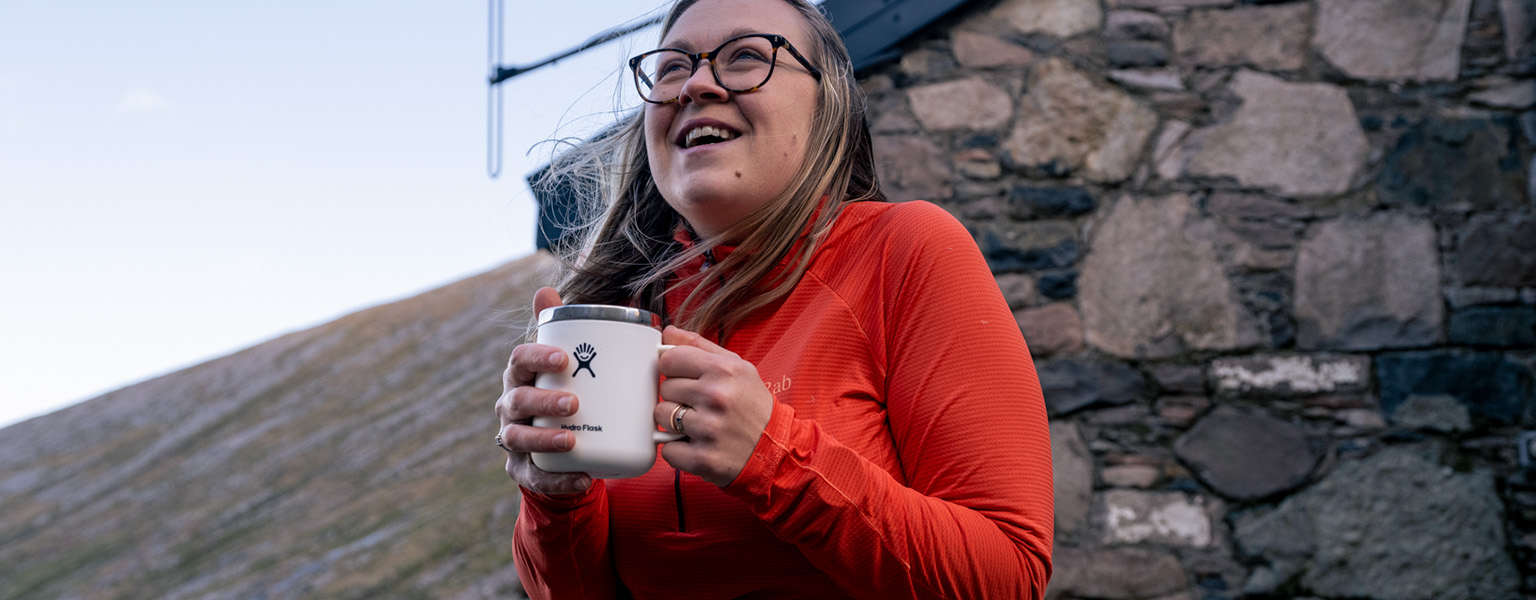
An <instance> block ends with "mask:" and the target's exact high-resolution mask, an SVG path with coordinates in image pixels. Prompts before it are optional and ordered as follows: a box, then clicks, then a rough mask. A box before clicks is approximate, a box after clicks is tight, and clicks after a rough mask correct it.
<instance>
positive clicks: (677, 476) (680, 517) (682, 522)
mask: <svg viewBox="0 0 1536 600" xmlns="http://www.w3.org/2000/svg"><path fill="white" fill-rule="evenodd" d="M672 493H673V495H674V497H676V498H677V531H678V533H687V532H688V519H687V518H686V516H685V515H684V513H683V472H682V471H679V470H677V469H673V470H672Z"/></svg>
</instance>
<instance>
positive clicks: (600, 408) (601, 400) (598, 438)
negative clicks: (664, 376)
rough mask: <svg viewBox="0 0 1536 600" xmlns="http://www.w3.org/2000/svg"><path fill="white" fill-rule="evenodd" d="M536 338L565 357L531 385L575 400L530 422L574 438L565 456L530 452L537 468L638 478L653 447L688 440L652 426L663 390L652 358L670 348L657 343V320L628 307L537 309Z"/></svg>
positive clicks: (651, 458) (652, 456)
mask: <svg viewBox="0 0 1536 600" xmlns="http://www.w3.org/2000/svg"><path fill="white" fill-rule="evenodd" d="M536 339H537V341H538V343H540V344H547V345H550V346H555V347H557V348H560V349H561V350H564V351H565V353H566V355H567V358H568V360H567V362H566V368H565V370H564V371H563V372H560V373H540V374H539V375H538V377H537V378H536V379H535V380H534V385H535V386H536V387H539V388H542V389H548V390H561V391H565V392H570V393H572V394H574V395H575V396H576V400H577V408H576V412H575V414H572V415H570V416H568V417H535V418H534V419H533V424H534V426H536V427H549V428H552V429H553V428H558V429H564V430H567V431H570V432H571V434H572V435H574V436H576V437H575V444H573V445H572V447H571V450H570V451H569V452H534V453H533V464H534V465H536V466H538V467H539V468H540V469H543V470H545V471H550V472H554V473H587V474H588V475H591V476H592V477H593V478H594V479H622V478H626V477H637V476H640V475H644V474H645V473H646V471H649V470H651V466H652V465H654V464H655V463H656V445H657V444H660V443H664V442H672V441H677V440H680V439H683V437H685V436H682V435H679V434H674V433H669V432H665V431H661V430H659V429H657V428H656V424H655V421H654V419H653V418H652V414H653V412H654V411H655V409H656V402H657V400H658V388H659V387H660V386H661V372H660V371H659V370H658V369H657V367H656V360H657V359H658V358H660V356H661V353H662V352H663V351H665V350H667V349H668V348H671V346H663V345H662V343H661V317H659V316H657V315H655V314H652V313H651V312H649V311H645V310H640V309H638V308H629V307H625V306H608V305H603V304H570V305H566V306H555V307H551V308H546V309H544V310H542V311H540V312H539V319H538V336H537V338H536Z"/></svg>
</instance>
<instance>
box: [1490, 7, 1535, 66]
mask: <svg viewBox="0 0 1536 600" xmlns="http://www.w3.org/2000/svg"><path fill="white" fill-rule="evenodd" d="M1499 16H1500V17H1502V19H1500V20H1501V21H1502V22H1503V25H1504V56H1505V57H1506V58H1509V59H1511V60H1518V59H1521V58H1525V57H1529V56H1530V55H1531V51H1532V50H1533V49H1536V44H1533V42H1536V0H1499Z"/></svg>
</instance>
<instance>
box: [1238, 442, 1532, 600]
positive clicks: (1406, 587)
mask: <svg viewBox="0 0 1536 600" xmlns="http://www.w3.org/2000/svg"><path fill="white" fill-rule="evenodd" d="M1502 505H1503V503H1502V501H1501V500H1500V498H1499V496H1498V493H1497V492H1496V491H1495V489H1494V484H1493V477H1492V476H1491V475H1490V474H1489V473H1487V472H1485V471H1474V472H1472V473H1464V474H1463V473H1456V472H1454V471H1452V470H1451V469H1448V468H1444V467H1442V466H1441V465H1439V464H1437V463H1436V462H1434V461H1430V460H1426V459H1425V458H1423V457H1421V456H1418V455H1416V454H1414V452H1413V451H1412V450H1410V449H1406V448H1387V449H1384V450H1382V451H1381V452H1379V453H1376V454H1374V455H1372V456H1369V457H1367V458H1365V459H1363V460H1350V461H1344V462H1343V463H1342V464H1340V465H1339V467H1338V469H1336V470H1335V471H1334V472H1333V473H1331V474H1330V475H1328V477H1327V478H1325V479H1323V481H1321V482H1319V483H1318V484H1317V485H1314V486H1312V487H1310V488H1308V489H1307V490H1306V491H1303V492H1301V493H1299V494H1296V495H1295V496H1292V497H1290V498H1287V499H1286V500H1285V501H1284V502H1283V503H1281V504H1280V506H1279V507H1278V508H1277V509H1275V510H1273V511H1269V512H1258V511H1256V512H1254V513H1249V514H1248V515H1245V516H1243V517H1240V518H1239V519H1238V520H1237V523H1236V526H1235V528H1234V533H1235V536H1236V539H1237V542H1238V545H1239V546H1240V547H1242V549H1243V550H1244V552H1246V553H1247V554H1249V555H1250V556H1254V557H1262V558H1263V560H1265V561H1267V562H1268V563H1269V564H1270V568H1271V569H1272V570H1273V571H1275V573H1274V577H1275V578H1276V579H1278V580H1281V581H1284V580H1288V579H1293V578H1294V579H1295V585H1296V586H1297V589H1296V590H1295V591H1296V592H1300V593H1308V594H1312V595H1317V596H1325V597H1337V598H1373V599H1378V600H1484V599H1488V598H1518V597H1519V595H1518V593H1517V592H1518V590H1519V589H1520V574H1519V571H1518V570H1517V569H1516V567H1515V563H1514V561H1513V560H1511V558H1510V556H1509V555H1508V554H1507V553H1506V552H1505V547H1506V546H1505V538H1504V531H1505V523H1504V521H1503V518H1502V514H1503V509H1502ZM1424 565H1434V568H1432V569H1426V568H1424ZM1410 573H1411V574H1412V576H1407V575H1405V574H1410Z"/></svg>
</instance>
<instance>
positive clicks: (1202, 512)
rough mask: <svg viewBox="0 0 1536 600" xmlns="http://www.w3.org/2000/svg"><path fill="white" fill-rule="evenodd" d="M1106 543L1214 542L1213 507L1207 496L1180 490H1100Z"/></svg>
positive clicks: (1188, 543)
mask: <svg viewBox="0 0 1536 600" xmlns="http://www.w3.org/2000/svg"><path fill="white" fill-rule="evenodd" d="M1098 504H1099V507H1100V508H1099V515H1100V518H1102V519H1103V521H1104V540H1103V541H1104V543H1105V544H1142V543H1150V544H1161V545H1168V546H1187V547H1194V548H1199V547H1204V546H1209V545H1211V543H1212V541H1213V540H1214V538H1213V535H1212V533H1211V532H1212V529H1213V527H1212V525H1211V520H1212V519H1211V514H1210V509H1209V508H1208V507H1207V506H1206V504H1207V503H1206V500H1205V498H1204V497H1203V496H1196V495H1188V494H1182V493H1179V492H1143V491H1135V490H1108V491H1105V492H1104V493H1102V494H1099V501H1098Z"/></svg>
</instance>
